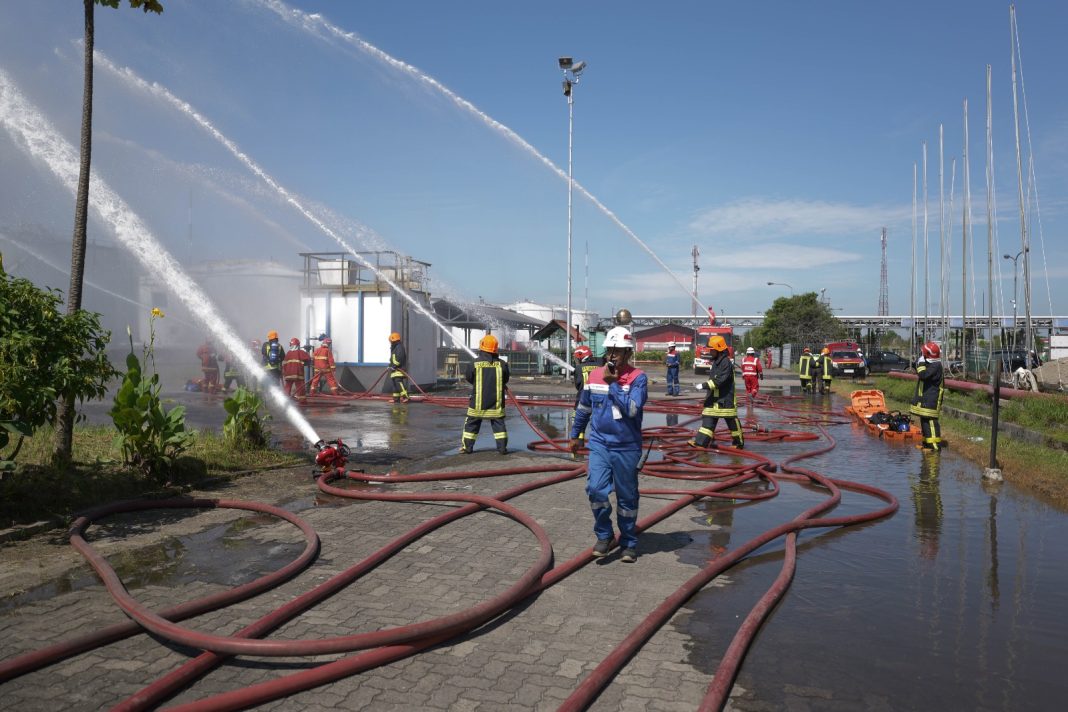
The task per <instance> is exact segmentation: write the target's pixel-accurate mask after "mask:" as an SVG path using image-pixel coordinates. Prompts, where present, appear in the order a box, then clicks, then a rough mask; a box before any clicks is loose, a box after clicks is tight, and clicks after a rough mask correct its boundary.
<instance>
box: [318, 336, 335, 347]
mask: <svg viewBox="0 0 1068 712" xmlns="http://www.w3.org/2000/svg"><path fill="white" fill-rule="evenodd" d="M320 343H322V345H323V346H329V345H330V344H332V343H334V342H333V341H332V340H331V339H330V337H329V336H328V337H326V338H325V339H323V340H322V341H321V342H320Z"/></svg>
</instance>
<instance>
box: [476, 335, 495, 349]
mask: <svg viewBox="0 0 1068 712" xmlns="http://www.w3.org/2000/svg"><path fill="white" fill-rule="evenodd" d="M478 350H479V351H485V352H486V353H488V354H495V353H497V337H496V336H494V335H493V334H486V335H485V336H483V337H482V340H481V341H479V342H478Z"/></svg>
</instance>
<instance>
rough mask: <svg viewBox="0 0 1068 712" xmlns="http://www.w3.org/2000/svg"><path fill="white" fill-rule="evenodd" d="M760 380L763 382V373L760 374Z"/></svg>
mask: <svg viewBox="0 0 1068 712" xmlns="http://www.w3.org/2000/svg"><path fill="white" fill-rule="evenodd" d="M760 380H761V381H763V380H764V374H763V373H761V374H760Z"/></svg>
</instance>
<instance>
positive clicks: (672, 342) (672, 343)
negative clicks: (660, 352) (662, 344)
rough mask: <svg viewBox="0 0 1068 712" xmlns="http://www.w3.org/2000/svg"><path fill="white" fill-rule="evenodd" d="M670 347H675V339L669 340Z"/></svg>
mask: <svg viewBox="0 0 1068 712" xmlns="http://www.w3.org/2000/svg"><path fill="white" fill-rule="evenodd" d="M668 348H669V349H673V348H675V342H674V341H669V342H668Z"/></svg>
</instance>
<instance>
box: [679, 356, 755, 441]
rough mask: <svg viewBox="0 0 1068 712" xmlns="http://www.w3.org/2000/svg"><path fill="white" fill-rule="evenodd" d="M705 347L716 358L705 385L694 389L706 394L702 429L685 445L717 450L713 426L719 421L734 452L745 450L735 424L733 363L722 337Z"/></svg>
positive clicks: (736, 418)
mask: <svg viewBox="0 0 1068 712" xmlns="http://www.w3.org/2000/svg"><path fill="white" fill-rule="evenodd" d="M708 345H709V346H710V347H711V348H712V350H713V351H715V352H716V357H715V359H714V360H713V361H712V365H711V366H710V367H709V369H708V381H706V382H705V383H700V384H698V385H697V390H699V391H704V390H707V391H708V395H707V396H705V405H704V409H703V410H702V411H701V416H702V417H701V429H700V430H698V431H697V437H696V438H694V439H693V440H691V441H690V442H689V443H688V444H689V445H692V446H693V447H705V448H707V447H715V446H716V424H717V423H718V422H719V419H720V418H723V420H724V421H725V422H726V423H727V428H728V429H729V430H730V432H731V442H732V443H734V447H736V448H739V449H741V448H744V447H745V437H744V436H743V435H742V424H741V423H740V422H739V421H738V404H737V402H736V400H735V398H734V362H732V361H731V357H730V352H729V351H728V350H727V342H726V341H725V340H724V338H723V337H722V336H718V335H717V336H713V337H712V338H710V339H709V340H708Z"/></svg>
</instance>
